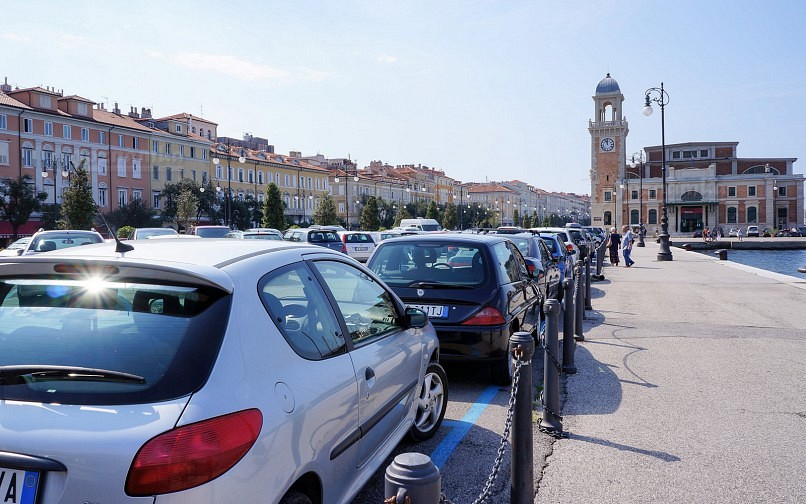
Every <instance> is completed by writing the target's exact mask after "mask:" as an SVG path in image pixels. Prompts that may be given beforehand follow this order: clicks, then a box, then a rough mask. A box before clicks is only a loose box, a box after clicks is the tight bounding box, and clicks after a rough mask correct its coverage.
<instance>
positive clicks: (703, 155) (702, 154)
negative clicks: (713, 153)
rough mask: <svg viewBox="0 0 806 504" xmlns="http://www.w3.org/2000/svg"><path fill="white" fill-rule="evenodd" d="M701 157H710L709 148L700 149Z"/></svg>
mask: <svg viewBox="0 0 806 504" xmlns="http://www.w3.org/2000/svg"><path fill="white" fill-rule="evenodd" d="M700 157H701V158H707V157H708V149H700Z"/></svg>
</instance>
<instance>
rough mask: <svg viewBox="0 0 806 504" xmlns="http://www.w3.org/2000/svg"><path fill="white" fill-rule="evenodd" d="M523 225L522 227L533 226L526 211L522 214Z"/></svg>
mask: <svg viewBox="0 0 806 504" xmlns="http://www.w3.org/2000/svg"><path fill="white" fill-rule="evenodd" d="M523 227H524V229H529V228H531V227H534V226H532V217H531V216H530V215H529V213H528V212H527V213H526V215H524V216H523Z"/></svg>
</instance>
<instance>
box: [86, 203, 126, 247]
mask: <svg viewBox="0 0 806 504" xmlns="http://www.w3.org/2000/svg"><path fill="white" fill-rule="evenodd" d="M93 203H94V202H93ZM95 211H96V213H97V214H98V215H99V216H100V217H101V220H102V221H104V226H106V229H108V230H109V232H110V233H112V238H114V239H115V243H116V244H117V245H115V252H117V253H118V254H122V253H124V252H129V251H131V250H134V247H133V246H131V245H129V244H128V243H123V242H122V241H120V238H118V233H117V231H116V230H114V229H112V227H111V226H110V225H109V223H108V222H106V217H104V214H102V213H101V209H100V208H98V204H97V203H96V204H95Z"/></svg>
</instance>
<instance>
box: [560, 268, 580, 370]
mask: <svg viewBox="0 0 806 504" xmlns="http://www.w3.org/2000/svg"><path fill="white" fill-rule="evenodd" d="M563 289H565V293H564V294H563V302H564V303H565V306H564V307H563V373H568V374H574V373H576V372H577V368H576V365H574V352H575V351H576V346H577V344H576V340H574V318H575V312H574V283H573V282H572V281H571V280H570V279H568V278H566V279H565V280H563Z"/></svg>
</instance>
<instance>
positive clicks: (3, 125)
mask: <svg viewBox="0 0 806 504" xmlns="http://www.w3.org/2000/svg"><path fill="white" fill-rule="evenodd" d="M4 129H8V116H7V115H6V114H0V130H4Z"/></svg>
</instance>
